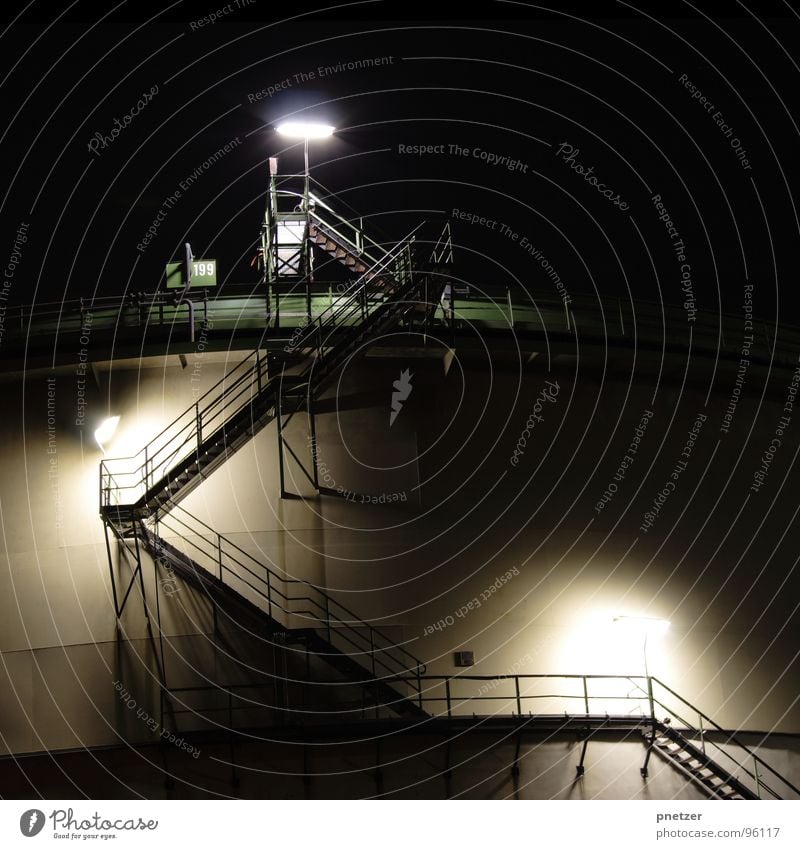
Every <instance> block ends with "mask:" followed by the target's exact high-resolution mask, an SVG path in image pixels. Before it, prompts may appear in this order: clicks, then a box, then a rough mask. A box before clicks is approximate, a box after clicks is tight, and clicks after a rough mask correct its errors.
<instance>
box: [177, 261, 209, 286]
mask: <svg viewBox="0 0 800 849" xmlns="http://www.w3.org/2000/svg"><path fill="white" fill-rule="evenodd" d="M216 285H217V261H216V260H215V259H193V260H192V288H194V287H195V286H216ZM185 286H186V281H185V280H184V279H183V263H182V262H168V263H167V289H183V288H184V287H185Z"/></svg>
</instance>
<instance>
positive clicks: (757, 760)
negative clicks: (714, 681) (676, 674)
mask: <svg viewBox="0 0 800 849" xmlns="http://www.w3.org/2000/svg"><path fill="white" fill-rule="evenodd" d="M651 677H652V676H651ZM652 681H653V682H654V683H656V684H658V686H659V687H663V688H664V690H666V691H667V692H668V693H669V694H670V695H671V696H672V697H673V698H675V699H678V701H680V702H681V703H682V704H684V705H685V706H686V707H687V708H689V710H691V711H692V712H693V713H695V714H696V715H697V716H698V718H699V719H700V722H699V723H698V724H699V725H700V726H701V728H702V722H703V721H705V722H706V725H710V726H712V727H713V728H714V729H715V730H716V731H718V732H719V733H720V734H722V735H724V736H725V742H728V743H733V744H734V745H735V746H736V747H737V748H738V749H741V750H742V751H743V752H745V753H746V754H747V756H748V757H749V758H751V759H752V760H753V763H754V764H759V765H761V766H762V767H764V768H765V769H766V770H767V771H768V772H770V773H771V774H772V775H774V776H775V777H776V778H777V779H779V780H780V781H782V782H783V783H784V784H785V785H786V786H787V787H789V788H790V789H791V790H792V791H793V792H794V793H797V795H798V796H800V788H798V787H795V785H794V784H792V783H791V782H790V781H789V780H788V779H787V778H785V777H784V776H783V775H781V774H780V773H779V772H777V771H776V770H775V769H774V768H773V767H771V766H770V765H769V764H768V763H767V762H766V761H765V760H764V759H763V758H761V757H760V756H759V755H757V754H756V753H755V752H754V751H753V750H752V749H750V747H749V746H747V745H745V744H744V743H742V742H741V741H740V740H739V739H738V738H737V737H736V734H735V732H733V731H727V730H725V729H724V728H722V727H721V726H720V725H718V724H717V723H716V722H715V721H714V720H713V719H711V717H710V716H708V715H707V714H705V713H703V711H701V710H700V709H699V708H697V707H695V706H694V705H693V704H692V703H691V702H689V701H688V700H687V699H685V698H683V696H681V695H679V694H678V693H676V692H675V691H674V690H673V689H672V688H671V687H668V686H667V685H666V684H665V683H664V682H663V681H660V680H659V679H658V678H655V677H652ZM657 704H658V705H659V706H660V707H663V708H664V709H665V710H667V711H669V712H670V713H671V714H672V715H673V716H674V717H675V718H676V719H679V720H680V721H681V722H684V724H685V725H686V726H687V727H688V728H690V729H691V730H692V731H696V730H698V729H696V728H693V727H692V726H691V725H690V724H689V723H688V722H686V721H685V720H684V719H683V718H682V717H680V716H678V715H677V713H675V712H674V711H673V710H672V709H671V708H669V707H667V706H666V705H664V704H663V703H662V702H661V701H659V700H657ZM701 733H702V734H703V739H705V734H704V731H703V732H701ZM710 742H711V744H712V745H713V746H714V747H715V748H716V749H717V750H718V751H719V752H721V753H722V754H724V755H725V756H726V757H728V758H730V759H731V760H732V761H733V762H734V763H735V764H737V766H739V767H741V768H742V769H743V770H745V772H746V773H747V774H748V775H749V776H750V778H752V779H753V780H754V781H755V782H756V786H757V787H760V788H763V789H765V790H767V791H768V792H770V793H771V794H772V795H773V796H775V797H776V798H778V796H777V793H775V792H774V791H773V790H772V789H771V788H770V787H769V786H768V785H766V784H765V783H764V782H763V780H762V779H761V778H760V777H759V775H758V774H757V772H756V771H755V770H754V771H753V772H751V771H750V770H749V769H748V768H747V767H746V766H745V765H744V764H742V763H739V761H737V760H736V759H735V758H733V757H732V756H731V755H730V754H729V753H727V752H726V751H725V750H724V749H722V748H721V747H720V746H718V745H717V744H716V743H715V742H714V741H713V740H711V741H710Z"/></svg>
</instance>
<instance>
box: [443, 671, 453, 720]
mask: <svg viewBox="0 0 800 849" xmlns="http://www.w3.org/2000/svg"><path fill="white" fill-rule="evenodd" d="M444 691H445V695H446V696H447V715H448V717H452V715H453V712H452V710H451V709H450V679H449V678H445V679H444Z"/></svg>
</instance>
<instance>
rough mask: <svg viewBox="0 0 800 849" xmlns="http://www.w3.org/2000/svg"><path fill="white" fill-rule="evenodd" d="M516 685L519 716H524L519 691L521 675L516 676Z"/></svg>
mask: <svg viewBox="0 0 800 849" xmlns="http://www.w3.org/2000/svg"><path fill="white" fill-rule="evenodd" d="M514 685H515V687H516V690H517V716H520V717H521V716H522V698H521V697H520V693H519V675H515V676H514Z"/></svg>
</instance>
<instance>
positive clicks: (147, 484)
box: [144, 445, 150, 492]
mask: <svg viewBox="0 0 800 849" xmlns="http://www.w3.org/2000/svg"><path fill="white" fill-rule="evenodd" d="M147 462H148V461H147V446H146V445H145V446H144V491H145V492H147V490H148V489H150V478H149V476H148V475H149V471H148V468H147Z"/></svg>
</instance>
